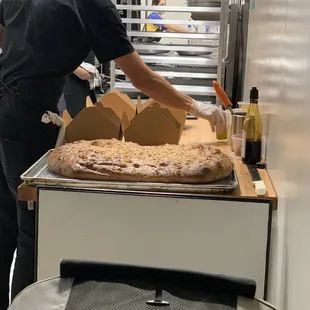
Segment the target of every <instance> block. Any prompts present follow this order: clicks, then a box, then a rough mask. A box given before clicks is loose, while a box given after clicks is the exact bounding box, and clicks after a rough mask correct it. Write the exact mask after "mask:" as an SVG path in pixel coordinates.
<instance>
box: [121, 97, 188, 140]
mask: <svg viewBox="0 0 310 310" xmlns="http://www.w3.org/2000/svg"><path fill="white" fill-rule="evenodd" d="M136 110H137V114H136V116H135V117H134V118H133V119H131V120H130V119H128V117H127V116H126V115H124V116H123V120H122V127H123V133H124V138H125V141H131V142H135V143H138V144H140V145H162V144H166V143H168V144H178V143H179V141H180V138H181V135H182V132H183V129H184V125H185V121H186V113H185V112H183V111H179V110H177V109H174V108H170V107H167V106H165V105H163V104H161V103H158V102H156V101H155V100H153V99H149V100H148V101H147V102H146V103H144V104H142V102H141V99H140V98H138V100H137V108H136Z"/></svg>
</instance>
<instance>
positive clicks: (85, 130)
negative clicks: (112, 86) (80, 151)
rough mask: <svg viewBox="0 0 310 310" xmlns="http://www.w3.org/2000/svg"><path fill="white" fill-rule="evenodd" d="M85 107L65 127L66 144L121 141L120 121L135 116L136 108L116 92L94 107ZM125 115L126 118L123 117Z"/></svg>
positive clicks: (107, 95)
mask: <svg viewBox="0 0 310 310" xmlns="http://www.w3.org/2000/svg"><path fill="white" fill-rule="evenodd" d="M86 105H87V106H86V107H85V108H84V109H83V110H82V111H81V112H80V113H79V114H78V115H77V116H76V117H75V118H74V119H73V120H72V121H71V122H70V123H69V124H68V125H67V127H66V135H65V139H66V142H74V141H78V140H95V139H112V138H115V139H122V119H123V117H124V118H125V119H128V120H129V121H130V120H131V119H132V118H133V117H134V116H135V113H136V106H135V104H134V103H133V102H132V101H131V100H130V99H129V97H128V96H126V95H122V94H121V93H120V92H118V91H114V92H111V93H108V94H106V95H104V96H103V98H101V100H100V101H99V102H97V103H96V104H95V105H92V104H89V102H88V103H87V104H86ZM124 115H126V116H124Z"/></svg>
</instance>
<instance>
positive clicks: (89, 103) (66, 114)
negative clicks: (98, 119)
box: [62, 97, 93, 127]
mask: <svg viewBox="0 0 310 310" xmlns="http://www.w3.org/2000/svg"><path fill="white" fill-rule="evenodd" d="M92 106H93V102H92V101H91V99H90V97H87V98H86V107H92ZM62 118H63V120H64V122H65V126H66V127H67V126H68V125H69V124H70V123H71V122H72V118H71V115H70V114H69V112H68V110H64V112H63V114H62Z"/></svg>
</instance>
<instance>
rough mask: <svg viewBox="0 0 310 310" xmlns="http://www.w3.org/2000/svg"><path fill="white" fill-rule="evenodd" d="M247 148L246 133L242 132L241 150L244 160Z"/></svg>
mask: <svg viewBox="0 0 310 310" xmlns="http://www.w3.org/2000/svg"><path fill="white" fill-rule="evenodd" d="M245 148H246V131H245V130H242V149H241V157H242V158H245Z"/></svg>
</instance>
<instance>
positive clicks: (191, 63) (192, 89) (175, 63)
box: [110, 0, 229, 101]
mask: <svg viewBox="0 0 310 310" xmlns="http://www.w3.org/2000/svg"><path fill="white" fill-rule="evenodd" d="M203 1H204V2H202V4H200V5H204V6H156V8H154V6H151V5H146V6H144V5H130V4H128V5H117V6H116V7H117V9H119V10H126V11H127V17H126V18H123V19H122V22H123V23H124V24H126V25H127V31H128V36H129V37H137V38H143V37H144V38H145V37H146V38H158V39H163V40H162V41H161V42H162V44H161V43H155V42H154V43H134V44H133V45H134V48H135V49H136V50H137V51H138V52H140V56H141V58H142V59H143V61H144V62H145V63H146V64H147V65H148V66H150V68H151V69H152V70H154V71H155V72H157V73H158V74H160V75H161V76H163V77H165V78H167V79H168V80H169V81H170V82H172V83H175V84H176V85H173V86H174V87H175V88H176V89H177V90H179V91H181V92H184V93H186V94H188V95H190V96H193V97H194V98H195V97H199V100H212V101H213V100H214V97H215V91H214V89H213V87H211V81H212V80H213V79H217V80H219V81H222V77H223V67H222V59H223V58H225V57H226V46H225V42H226V38H227V35H226V34H225V33H227V29H228V21H229V16H228V12H229V0H212V1H210V3H208V1H205V0H203ZM129 2H130V1H129ZM211 2H212V3H211ZM192 5H194V4H192ZM154 10H155V11H156V12H175V13H181V14H179V16H177V14H176V15H175V17H173V15H172V19H165V20H164V21H163V20H157V19H147V18H146V15H145V14H144V13H143V12H146V13H150V12H154ZM132 11H140V12H141V16H139V17H138V18H133V17H132ZM183 13H189V14H190V13H192V15H191V17H192V19H190V20H188V19H187V18H188V17H187V16H185V15H184V14H183ZM144 15H145V16H144ZM170 15H171V14H170ZM180 16H181V17H180ZM176 18H180V19H176ZM163 23H165V24H167V25H183V27H184V28H186V29H187V26H189V25H192V27H190V28H191V29H192V30H196V32H185V33H178V32H151V31H150V32H146V31H144V30H145V27H143V26H144V25H146V24H154V25H160V24H163ZM132 24H138V25H140V26H141V27H137V28H138V29H139V30H140V29H141V31H139V30H131V25H132ZM206 25H210V26H213V25H214V26H219V32H220V33H206V32H205V27H204V26H206ZM216 28H218V27H216ZM209 29H210V28H209ZM211 31H212V30H211ZM179 39H181V40H179ZM141 41H142V40H141ZM170 42H174V43H176V44H172V43H170ZM220 42H221V43H220ZM176 52H191V53H189V54H194V55H197V56H185V55H183V56H182V55H181V54H182V53H180V54H178V53H176ZM203 53H205V55H203V56H200V55H202V54H203ZM210 53H212V55H211V56H208V54H210ZM198 55H199V56H198ZM116 75H117V76H124V72H123V71H122V70H121V69H120V68H116V65H115V63H114V62H112V64H111V73H110V76H111V89H114V88H118V89H119V90H121V91H123V92H125V93H130V94H131V95H132V96H136V94H139V93H141V92H140V91H139V90H137V89H136V88H135V87H134V86H133V85H132V84H131V83H130V81H129V80H126V81H116ZM182 84H185V85H182ZM200 98H201V99H200Z"/></svg>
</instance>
